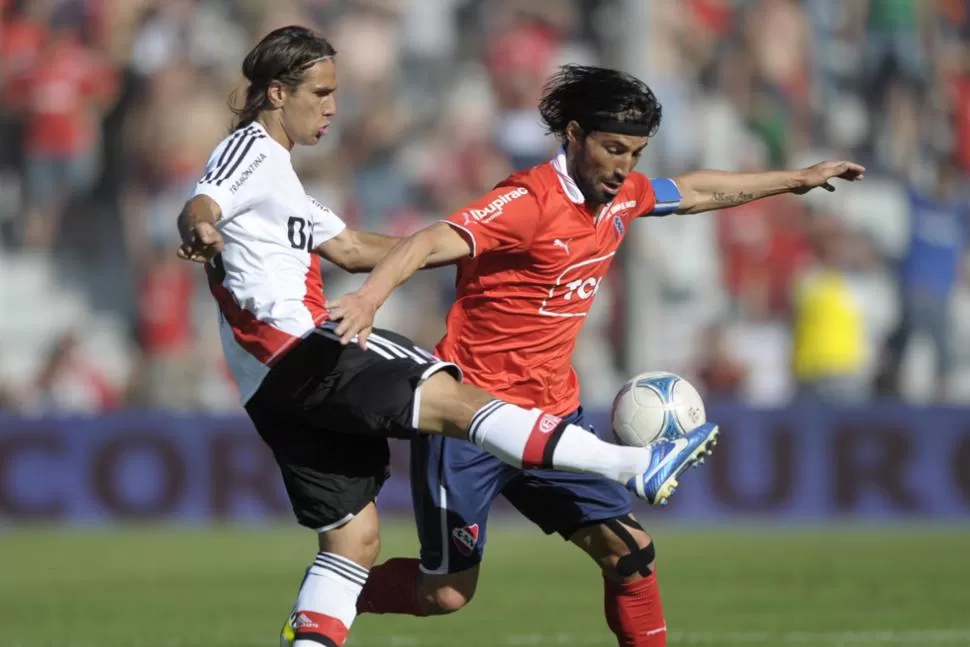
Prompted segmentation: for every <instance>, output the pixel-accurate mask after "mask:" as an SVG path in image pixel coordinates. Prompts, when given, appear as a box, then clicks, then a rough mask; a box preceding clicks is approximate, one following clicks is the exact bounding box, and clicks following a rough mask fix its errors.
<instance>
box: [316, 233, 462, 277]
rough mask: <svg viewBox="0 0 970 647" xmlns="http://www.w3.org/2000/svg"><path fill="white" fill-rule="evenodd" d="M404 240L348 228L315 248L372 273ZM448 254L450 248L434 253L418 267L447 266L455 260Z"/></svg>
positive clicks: (347, 265) (330, 258) (347, 266)
mask: <svg viewBox="0 0 970 647" xmlns="http://www.w3.org/2000/svg"><path fill="white" fill-rule="evenodd" d="M402 240H404V239H403V238H398V237H397V236H385V235H384V234H378V233H374V232H372V231H357V230H356V229H344V230H343V231H342V232H340V233H339V234H337V235H336V236H334V237H333V238H331V239H330V240H328V241H327V242H325V243H323V244H322V245H318V246H317V248H316V249H314V250H313V251H314V252H316V253H317V254H319V255H320V256H322V257H324V258H325V259H327V260H328V261H330V262H331V263H333V264H334V265H337V266H338V267H341V268H343V269H345V270H346V271H348V272H370V271H371V270H373V269H374V268H375V267H377V265H378V263H380V262H381V261H382V260H383V259H384V257H385V256H387V255H388V253H389V252H390V251H391V250H392V249H394V246H395V245H397V244H398V243H399V242H401V241H402ZM448 255H449V251H448V249H447V248H445V249H444V250H443V251H441V252H435V253H432V254H431V256H430V257H428V260H427V261H426V262H425V263H424V265H422V266H421V267H420V268H418V269H428V268H431V267H438V266H440V265H447V264H448V263H450V262H453V261H454V260H455V259H449V258H448Z"/></svg>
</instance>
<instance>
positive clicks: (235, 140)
mask: <svg viewBox="0 0 970 647" xmlns="http://www.w3.org/2000/svg"><path fill="white" fill-rule="evenodd" d="M255 132H256V129H255V128H253V127H252V126H249V127H247V128H243V129H242V130H237V131H236V132H234V133H233V134H232V136H231V137H230V138H229V141H228V142H227V143H226V147H225V148H223V149H222V155H220V156H219V160H218V161H217V162H216V163H215V164H214V165H213V166H212V168H211V169H209V171H208V172H207V173H206V174H205V175H204V176H202V180H201V181H202V182H211V181H212V179H213V177H215V176H216V175H218V174H219V172H220V171H221V170H222V169H223V168H224V166H223V165H224V164H225V163H226V157H227V156H228V155H229V151H231V150H235V149H236V148H237V147H238V145H239V140H240V139H241V138H242V137H243V136H245V135H251V134H253V133H255ZM234 144H235V146H234Z"/></svg>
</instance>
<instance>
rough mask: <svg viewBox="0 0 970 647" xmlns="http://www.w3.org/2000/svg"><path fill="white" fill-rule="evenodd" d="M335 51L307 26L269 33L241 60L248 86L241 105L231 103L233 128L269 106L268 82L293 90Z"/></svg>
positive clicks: (247, 123)
mask: <svg viewBox="0 0 970 647" xmlns="http://www.w3.org/2000/svg"><path fill="white" fill-rule="evenodd" d="M336 54H337V50H336V49H334V47H333V45H331V44H330V42H329V41H327V39H326V38H324V37H323V36H321V35H319V34H317V33H316V32H314V31H313V30H311V29H307V28H306V27H300V26H297V25H291V26H289V27H280V28H279V29H276V30H274V31H271V32H270V33H268V34H267V35H266V36H265V37H264V38H263V40H261V41H259V43H258V44H257V45H256V47H254V48H253V49H252V51H250V52H249V54H247V55H246V59H245V60H244V61H243V64H242V73H243V76H245V77H246V79H247V80H248V81H249V86H248V87H247V88H246V101H245V103H243V106H242V107H241V108H237V107H235V106H233V105H230V108H231V109H232V111H233V113H234V114H235V115H236V121H235V124H234V125H233V130H238V129H240V128H244V127H246V126H248V125H249V124H251V123H253V122H254V121H255V120H256V118H257V117H258V116H259V113H261V112H262V111H263V110H268V109H269V108H271V107H272V106H271V104H270V101H269V99H268V98H267V96H266V89H267V88H268V87H269V86H270V84H271V83H273V82H276V83H281V84H283V85H284V86H285V87H286V88H287V89H289V90H295V89H296V88H297V86H299V85H300V82H301V81H302V80H303V75H304V74H305V73H306V71H307V70H308V69H310V68H311V67H313V66H314V65H315V64H316V63H318V62H319V61H322V60H323V59H326V58H331V57H333V56H335V55H336ZM230 102H231V103H232V99H230Z"/></svg>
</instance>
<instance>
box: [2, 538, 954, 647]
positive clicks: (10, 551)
mask: <svg viewBox="0 0 970 647" xmlns="http://www.w3.org/2000/svg"><path fill="white" fill-rule="evenodd" d="M655 536H656V538H657V544H658V554H659V558H660V559H661V560H662V562H661V564H662V567H661V577H662V579H661V587H662V591H663V594H664V598H665V604H666V610H667V619H668V625H669V627H670V644H671V645H707V646H712V647H713V646H717V645H727V646H740V645H752V646H760V647H765V646H769V645H800V646H818V647H836V646H839V645H847V646H849V645H866V646H869V645H938V646H940V645H947V646H953V647H957V646H967V645H970V528H967V527H958V528H941V529H917V528H916V527H908V528H889V529H883V528H867V529H861V528H839V527H833V528H825V529H819V530H777V529H776V530H772V529H765V528H760V527H754V526H752V527H750V528H748V529H743V528H738V529H733V528H685V527H679V528H668V529H663V528H661V529H659V530H657V529H655ZM384 546H385V548H384V553H383V556H384V557H390V556H393V555H404V554H413V553H414V552H415V550H416V542H415V539H414V531H413V529H412V528H411V527H410V526H409V525H407V524H405V523H394V524H389V525H387V526H386V527H385V543H384ZM313 552H314V550H313V538H312V535H308V534H306V533H305V532H303V531H300V530H298V529H293V528H289V527H285V528H273V529H263V528H261V529H246V528H225V529H219V530H175V529H172V528H137V529H125V530H98V531H69V532H68V531H63V530H61V531H56V530H44V529H31V530H17V531H10V530H7V531H6V532H0V645H2V646H3V647H13V646H17V647H47V646H50V647H116V646H122V645H132V646H140V647H142V646H154V645H158V646H162V647H182V646H190V645H191V646H196V645H198V646H200V647H202V646H206V647H213V646H222V645H225V646H227V647H228V646H233V647H241V646H249V645H252V646H255V645H265V646H269V647H272V646H274V645H276V644H278V643H277V630H278V627H279V624H280V623H281V622H282V619H283V618H284V616H285V615H286V613H287V612H288V611H289V606H290V604H291V602H292V598H293V596H294V594H295V589H296V587H297V586H298V584H299V581H300V578H301V576H302V572H303V569H304V568H305V566H306V564H307V563H308V562H309V560H310V559H311V558H312V555H313ZM600 609H601V586H600V582H599V576H598V574H597V571H596V569H595V567H594V566H593V565H592V562H588V561H587V560H586V558H585V557H583V556H582V555H581V554H580V553H579V552H578V551H577V550H576V549H575V548H573V547H572V546H570V545H569V544H566V543H565V542H563V541H562V540H560V539H559V538H557V537H546V536H544V535H542V534H541V533H538V532H535V531H534V530H532V529H531V528H530V527H528V526H498V527H495V528H492V529H490V536H489V550H488V554H487V557H486V561H485V564H484V568H483V575H482V581H481V585H480V587H479V592H478V596H477V598H476V600H475V601H474V603H473V604H472V606H470V607H469V608H467V609H465V610H463V611H462V612H460V613H458V614H455V615H452V616H449V617H444V618H430V619H415V618H401V617H391V616H365V617H363V618H361V619H359V620H358V621H357V623H356V624H355V625H354V629H353V631H352V634H351V640H350V644H351V645H353V646H355V647H421V646H423V645H434V646H441V647H444V646H446V645H447V646H451V645H454V646H456V647H479V646H480V647H486V646H488V647H496V646H514V645H535V646H544V645H590V646H592V645H604V646H610V645H613V644H615V643H613V642H612V640H611V638H612V636H611V634H609V632H608V631H607V629H606V627H605V625H604V622H603V618H602V613H601V610H600Z"/></svg>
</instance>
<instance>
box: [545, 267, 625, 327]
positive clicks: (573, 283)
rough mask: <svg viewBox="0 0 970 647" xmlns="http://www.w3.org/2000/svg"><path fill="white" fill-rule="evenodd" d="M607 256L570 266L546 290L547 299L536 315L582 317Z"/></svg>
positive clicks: (595, 289)
mask: <svg viewBox="0 0 970 647" xmlns="http://www.w3.org/2000/svg"><path fill="white" fill-rule="evenodd" d="M614 253H615V252H611V253H610V254H607V255H606V256H600V257H598V258H591V259H589V260H586V261H583V262H581V263H575V264H573V265H570V266H569V267H567V268H566V269H565V270H563V272H562V274H560V275H559V277H558V278H557V280H556V284H555V285H553V286H552V287H551V288H550V289H549V296H548V297H546V298H545V299H543V301H542V305H541V306H539V314H541V315H545V316H547V317H585V316H586V313H587V312H589V308H590V305H592V303H593V297H594V296H596V293H597V291H599V288H600V283H602V281H603V277H604V276H606V272H607V271H608V270H609V269H610V263H611V262H612V261H613V254H614Z"/></svg>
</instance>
